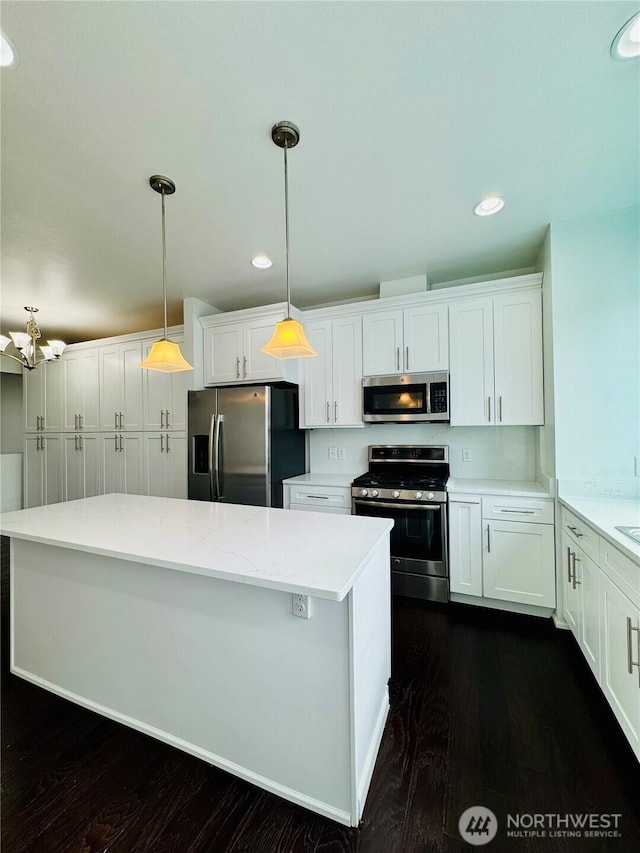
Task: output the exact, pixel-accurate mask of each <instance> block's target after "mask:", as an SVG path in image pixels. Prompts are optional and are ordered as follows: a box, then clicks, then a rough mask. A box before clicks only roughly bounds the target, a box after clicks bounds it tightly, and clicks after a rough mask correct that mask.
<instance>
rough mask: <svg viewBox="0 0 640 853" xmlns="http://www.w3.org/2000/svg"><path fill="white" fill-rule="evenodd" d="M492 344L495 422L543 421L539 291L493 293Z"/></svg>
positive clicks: (540, 299) (524, 422)
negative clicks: (495, 294)
mask: <svg viewBox="0 0 640 853" xmlns="http://www.w3.org/2000/svg"><path fill="white" fill-rule="evenodd" d="M493 346H494V374H495V395H496V423H498V424H501V423H502V424H514V425H519V424H533V425H535V424H542V423H544V408H543V391H542V295H541V293H540V291H535V292H533V293H532V292H527V291H525V292H523V293H503V294H500V295H498V296H496V297H494V300H493ZM451 384H452V387H454V386H453V381H452V383H451Z"/></svg>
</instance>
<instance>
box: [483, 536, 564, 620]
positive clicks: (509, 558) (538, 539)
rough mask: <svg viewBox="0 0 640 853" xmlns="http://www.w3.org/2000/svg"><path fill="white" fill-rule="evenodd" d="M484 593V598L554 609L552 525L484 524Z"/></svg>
mask: <svg viewBox="0 0 640 853" xmlns="http://www.w3.org/2000/svg"><path fill="white" fill-rule="evenodd" d="M483 525H484V533H485V536H484V538H485V543H484V553H483V569H484V575H483V592H484V595H485V596H486V597H487V598H496V599H499V600H500V601H517V602H520V603H521V604H535V605H537V606H538V607H555V603H556V591H555V566H554V545H553V525H551V524H526V523H521V522H515V521H488V522H484V521H483Z"/></svg>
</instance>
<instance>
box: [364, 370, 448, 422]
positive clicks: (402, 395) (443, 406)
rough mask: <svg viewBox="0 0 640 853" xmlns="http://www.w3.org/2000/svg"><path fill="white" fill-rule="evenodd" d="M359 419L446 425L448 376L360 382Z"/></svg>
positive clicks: (408, 375) (413, 375)
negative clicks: (360, 401) (360, 407)
mask: <svg viewBox="0 0 640 853" xmlns="http://www.w3.org/2000/svg"><path fill="white" fill-rule="evenodd" d="M362 419H363V421H366V422H369V423H392V424H413V423H431V422H440V423H443V422H444V423H446V422H448V421H449V374H448V373H447V372H442V371H441V372H438V373H405V374H403V375H398V376H369V377H366V378H365V379H363V380H362Z"/></svg>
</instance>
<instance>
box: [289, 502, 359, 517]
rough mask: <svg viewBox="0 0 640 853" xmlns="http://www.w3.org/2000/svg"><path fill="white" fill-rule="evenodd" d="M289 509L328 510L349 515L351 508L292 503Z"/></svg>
mask: <svg viewBox="0 0 640 853" xmlns="http://www.w3.org/2000/svg"><path fill="white" fill-rule="evenodd" d="M289 509H297V510H298V512H330V513H331V514H332V515H351V510H350V509H347V508H346V507H337V506H325V505H324V504H323V505H322V506H320V504H319V503H317V504H295V503H292V504H291V505H290V506H289Z"/></svg>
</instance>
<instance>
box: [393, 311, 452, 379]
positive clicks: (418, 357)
mask: <svg viewBox="0 0 640 853" xmlns="http://www.w3.org/2000/svg"><path fill="white" fill-rule="evenodd" d="M403 355H404V369H405V371H406V372H407V373H421V372H423V371H428V370H448V369H449V306H448V305H431V306H425V307H423V308H407V309H406V310H405V311H404V354H403Z"/></svg>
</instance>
